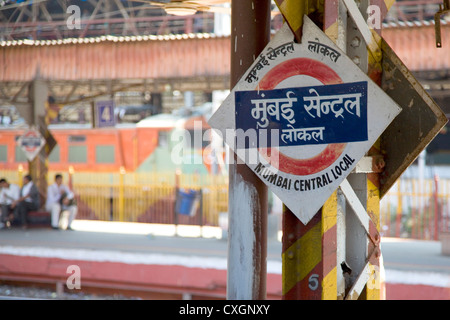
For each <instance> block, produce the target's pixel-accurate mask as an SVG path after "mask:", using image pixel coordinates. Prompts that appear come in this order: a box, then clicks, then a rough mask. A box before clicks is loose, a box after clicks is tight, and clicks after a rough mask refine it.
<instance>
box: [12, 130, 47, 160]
mask: <svg viewBox="0 0 450 320" xmlns="http://www.w3.org/2000/svg"><path fill="white" fill-rule="evenodd" d="M17 144H18V145H19V146H20V147H21V148H22V150H23V151H24V152H25V156H26V157H27V159H28V161H33V160H34V158H36V156H37V155H38V153H39V152H40V151H41V149H42V147H44V146H45V139H44V137H42V135H41V134H40V132H39V131H38V130H35V129H34V128H31V129H30V130H28V131H26V132H25V133H24V134H23V135H22V136H21V137H20V138H19V139H18V140H17Z"/></svg>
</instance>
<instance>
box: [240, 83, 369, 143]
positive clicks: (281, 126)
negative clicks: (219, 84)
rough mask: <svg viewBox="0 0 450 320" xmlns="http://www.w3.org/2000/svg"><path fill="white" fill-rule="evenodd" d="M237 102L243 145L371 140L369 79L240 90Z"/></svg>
mask: <svg viewBox="0 0 450 320" xmlns="http://www.w3.org/2000/svg"><path fill="white" fill-rule="evenodd" d="M235 105H236V128H237V131H236V147H237V148H238V149H248V148H270V147H283V146H298V145H319V144H330V143H347V142H357V141H367V140H368V133H367V82H366V81H364V82H353V83H344V84H335V85H325V86H313V87H301V88H284V89H275V90H260V91H257V90H252V91H236V93H235ZM239 129H241V130H239ZM250 129H251V130H250Z"/></svg>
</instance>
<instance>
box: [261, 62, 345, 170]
mask: <svg viewBox="0 0 450 320" xmlns="http://www.w3.org/2000/svg"><path fill="white" fill-rule="evenodd" d="M299 75H305V76H310V77H313V78H315V79H317V80H319V81H320V82H322V83H323V84H324V85H328V84H338V83H343V81H342V79H341V78H340V77H339V76H338V75H337V73H336V72H335V71H334V70H333V69H331V68H330V67H328V66H327V65H325V64H323V63H322V62H320V61H316V60H313V59H309V58H295V59H291V60H288V61H285V62H282V63H280V64H279V65H277V66H276V67H274V68H273V69H272V70H270V71H269V72H268V73H267V74H266V75H265V76H264V78H263V79H261V81H260V82H259V89H260V90H273V89H275V88H276V86H277V85H278V84H279V83H280V82H282V81H283V80H285V79H288V78H290V77H293V76H299ZM346 145H347V144H346V143H337V144H329V145H328V146H327V147H326V148H325V149H324V150H323V151H322V152H321V153H319V154H318V155H316V156H314V157H311V158H308V159H295V158H292V157H289V156H286V155H284V154H282V153H281V152H279V150H278V149H277V148H265V149H262V148H261V149H259V150H260V154H261V155H262V156H263V157H264V158H265V159H266V160H267V161H268V162H269V163H270V164H271V165H272V166H273V167H275V168H277V169H278V170H280V171H283V172H285V173H290V174H294V175H299V176H304V175H310V174H314V173H317V172H320V171H322V170H324V169H326V168H328V167H329V166H330V165H332V164H333V163H334V162H335V161H336V160H337V159H338V158H339V156H340V155H341V154H342V152H343V151H344V148H345V146H346ZM271 155H273V156H274V159H276V160H275V161H274V159H271V158H272V157H271Z"/></svg>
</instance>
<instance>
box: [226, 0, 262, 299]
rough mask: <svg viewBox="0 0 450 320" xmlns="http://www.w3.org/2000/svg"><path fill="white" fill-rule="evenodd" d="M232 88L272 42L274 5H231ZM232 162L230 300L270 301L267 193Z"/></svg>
mask: <svg viewBox="0 0 450 320" xmlns="http://www.w3.org/2000/svg"><path fill="white" fill-rule="evenodd" d="M231 8H232V13H231V87H234V86H235V85H236V83H237V82H238V81H239V79H240V78H241V76H242V75H243V74H244V73H245V71H246V70H247V69H248V68H249V67H250V65H251V64H252V63H253V61H254V60H255V58H256V57H258V55H259V53H260V52H261V51H262V50H263V49H264V47H265V46H266V44H267V43H268V42H269V40H270V0H232V5H231ZM241 163H242V161H240V160H239V163H238V160H237V157H236V155H235V154H233V155H232V156H230V166H229V200H228V201H229V205H228V208H229V209H228V211H229V217H228V219H229V222H228V225H229V234H228V273H227V299H245V300H250V299H265V298H266V278H267V265H266V260H267V187H266V186H265V184H264V183H263V182H262V181H261V180H260V179H259V178H258V177H257V176H256V175H255V174H254V173H253V172H252V171H251V170H250V169H249V168H248V167H247V166H246V165H245V164H241Z"/></svg>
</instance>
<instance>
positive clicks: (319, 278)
mask: <svg viewBox="0 0 450 320" xmlns="http://www.w3.org/2000/svg"><path fill="white" fill-rule="evenodd" d="M275 2H276V3H277V5H278V7H279V9H280V12H281V13H282V14H283V16H284V18H285V19H286V21H287V23H288V24H289V26H290V27H291V29H292V31H293V32H294V34H295V36H296V39H297V41H298V42H300V41H301V30H302V24H303V21H302V20H303V18H302V17H303V15H304V14H307V15H309V16H310V17H311V18H312V20H313V21H314V22H316V23H317V24H318V25H319V24H323V29H324V32H325V33H326V34H327V36H328V37H329V38H330V39H331V40H333V41H334V42H335V43H337V42H338V41H339V40H338V38H339V31H340V30H339V29H340V28H341V27H342V26H340V19H339V14H340V12H339V11H340V7H339V1H333V0H308V1H294V0H292V1H291V0H276V1H275ZM394 2H395V0H376V1H375V0H374V1H372V4H374V5H377V6H378V8H380V12H381V13H382V16H380V19H382V17H383V16H384V15H385V14H386V13H387V11H388V10H389V8H390V7H391V6H392V5H393V3H394ZM345 15H346V13H345ZM344 28H346V26H344ZM377 31H378V32H379V30H377ZM343 32H344V33H345V32H346V30H343ZM372 33H373V32H372ZM380 39H381V38H380V37H379V36H378V37H377V34H373V35H372V40H373V41H371V42H369V43H367V50H368V52H367V53H368V54H367V56H368V60H369V61H368V74H369V76H370V77H371V78H372V80H374V81H375V82H377V83H379V82H380V79H381V73H382V66H381V51H380V50H377V49H379V40H380ZM347 41H348V40H347ZM377 42H378V43H377ZM338 45H344V46H346V43H338ZM381 154H382V153H381V150H380V143H379V142H377V143H376V144H375V145H374V146H373V147H372V149H371V150H370V151H369V153H368V156H372V158H373V168H372V170H371V172H370V173H367V174H366V175H367V176H366V180H365V181H366V186H365V187H363V189H364V191H365V192H366V197H364V198H365V203H364V204H363V206H364V207H365V208H366V211H367V214H368V215H369V219H368V220H369V227H368V234H367V237H368V239H370V241H369V240H364V239H359V240H361V241H367V252H368V254H367V256H364V257H360V258H362V259H367V261H368V270H366V268H365V269H364V270H363V271H361V273H364V272H368V273H369V280H368V281H367V283H365V284H364V290H363V292H362V293H361V294H359V293H357V294H353V295H352V296H351V297H349V296H348V295H347V293H349V291H351V289H352V285H353V284H352V283H351V281H349V280H348V279H347V280H344V276H343V274H344V273H345V272H351V269H350V268H348V269H349V270H346V269H347V267H348V266H347V265H346V263H345V259H346V243H345V235H344V236H343V238H340V236H339V234H341V233H344V234H345V233H346V230H342V229H341V230H339V228H340V226H342V223H341V224H339V221H338V220H339V219H343V216H342V215H339V212H340V210H345V208H343V207H344V205H343V204H342V202H341V200H340V196H339V193H338V191H336V192H335V193H333V195H332V196H331V197H330V198H329V199H328V200H327V202H326V203H325V204H324V206H323V207H322V208H321V210H319V212H318V213H317V214H316V215H315V216H314V217H313V219H311V221H310V222H309V223H308V224H307V225H303V224H302V223H301V222H300V221H299V220H298V219H297V218H296V217H295V215H294V214H293V213H292V212H290V210H289V209H287V208H286V207H285V206H284V212H283V246H282V264H283V266H282V282H283V283H282V294H283V299H286V300H291V299H301V300H303V299H308V300H320V299H327V300H334V299H344V298H347V299H348V298H360V299H375V300H377V299H380V298H381V290H380V289H381V288H380V269H381V267H382V265H381V264H380V256H381V252H380V249H379V242H380V235H379V231H380V209H379V207H380V206H379V203H380V191H379V190H380V184H379V177H378V172H380V170H382V167H383V161H382V157H381ZM343 225H344V229H345V222H344V223H343ZM341 228H342V227H341ZM342 242H344V243H342ZM363 243H364V242H363ZM340 251H342V252H340ZM338 255H339V257H338ZM341 262H342V263H343V266H342V264H341ZM356 271H359V270H356Z"/></svg>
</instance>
